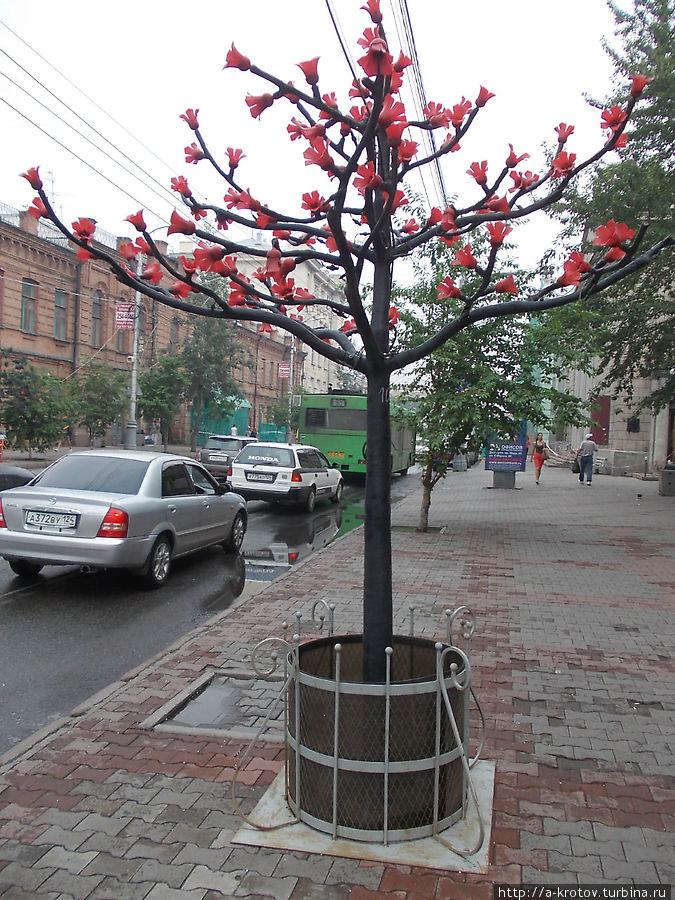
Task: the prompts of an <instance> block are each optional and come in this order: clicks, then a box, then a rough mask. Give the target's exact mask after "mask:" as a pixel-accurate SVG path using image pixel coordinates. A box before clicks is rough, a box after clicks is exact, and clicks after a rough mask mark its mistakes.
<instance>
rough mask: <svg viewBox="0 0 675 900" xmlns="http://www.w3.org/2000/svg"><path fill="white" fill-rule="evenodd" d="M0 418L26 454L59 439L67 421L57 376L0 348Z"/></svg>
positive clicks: (66, 399)
mask: <svg viewBox="0 0 675 900" xmlns="http://www.w3.org/2000/svg"><path fill="white" fill-rule="evenodd" d="M0 362H1V366H0V391H1V394H0V421H2V423H3V424H4V427H5V430H6V433H7V437H8V439H9V441H10V443H11V444H12V445H13V446H15V447H21V446H25V447H26V448H27V450H28V455H29V458H32V455H33V451H34V450H37V451H39V452H42V451H44V450H48V449H49V448H50V447H54V446H56V445H57V444H58V443H59V441H61V440H62V439H63V433H64V428H66V427H67V425H68V423H69V421H70V413H71V407H70V401H69V396H68V391H67V390H66V387H65V385H64V382H63V380H62V379H61V378H57V377H56V376H54V375H52V374H51V373H50V372H45V371H41V370H40V369H37V368H35V366H33V365H32V364H31V363H29V362H26V360H23V359H17V358H13V357H12V355H11V353H10V352H9V351H7V350H1V349H0Z"/></svg>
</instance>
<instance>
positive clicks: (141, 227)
mask: <svg viewBox="0 0 675 900" xmlns="http://www.w3.org/2000/svg"><path fill="white" fill-rule="evenodd" d="M124 221H125V222H131V224H132V225H133V226H134V228H135V229H136V231H145V230H146V229H147V225H146V224H145V219H144V218H143V210H142V209H139V210H138V212H137V213H133V214H132V215H130V216H127V217H126V219H125V220H124Z"/></svg>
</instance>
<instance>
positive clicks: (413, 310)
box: [400, 245, 589, 531]
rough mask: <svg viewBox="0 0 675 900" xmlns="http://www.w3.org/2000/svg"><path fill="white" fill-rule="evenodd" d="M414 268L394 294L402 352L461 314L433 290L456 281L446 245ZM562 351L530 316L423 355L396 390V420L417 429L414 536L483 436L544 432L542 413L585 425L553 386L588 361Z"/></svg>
mask: <svg viewBox="0 0 675 900" xmlns="http://www.w3.org/2000/svg"><path fill="white" fill-rule="evenodd" d="M416 269H417V279H416V281H415V284H414V286H413V287H412V288H411V289H405V290H401V293H402V294H403V295H405V298H406V309H407V312H406V313H405V314H404V315H403V317H402V323H403V327H402V330H401V334H400V338H401V341H402V343H403V344H404V345H405V346H415V345H416V344H417V343H418V342H419V340H420V336H421V335H422V334H427V333H429V330H434V329H435V330H438V329H440V328H442V327H443V325H444V323H445V322H448V321H451V320H452V319H454V318H455V317H456V316H457V315H458V314H459V313H460V306H461V304H460V303H459V302H458V300H457V299H456V298H453V297H444V296H439V291H438V285H439V284H440V283H442V281H443V279H444V278H445V277H450V278H452V277H453V276H454V278H456V279H461V278H462V276H461V274H459V273H458V271H457V267H456V266H453V265H451V260H450V254H449V252H448V249H447V247H443V246H442V245H428V246H427V248H425V251H424V252H423V254H422V255H421V256H420V258H419V259H418V264H417V267H416ZM475 281H476V277H475V276H474V277H471V276H468V277H465V278H464V280H463V284H462V290H463V291H471V290H474V289H475V284H474V282H475ZM440 293H441V294H442V291H441V292H440ZM547 326H548V327H547ZM565 347H566V345H565V343H564V342H563V345H562V348H561V346H560V334H559V332H558V331H557V329H556V328H555V327H554V325H551V324H549V323H547V325H544V324H543V323H541V322H540V321H538V320H537V318H536V317H532V320H529V319H527V318H526V317H519V318H503V319H494V320H489V321H486V322H483V323H481V324H480V326H478V327H477V328H475V329H467V330H465V331H462V332H461V333H460V334H458V335H457V337H456V339H455V341H453V342H452V343H451V344H445V345H443V346H442V347H440V348H439V349H438V350H436V351H435V352H434V353H432V354H431V355H429V356H427V357H426V358H425V359H423V360H422V361H421V362H420V363H418V364H417V366H416V367H415V369H414V372H413V375H412V377H410V376H409V377H408V379H407V382H404V383H402V384H401V385H400V388H401V391H402V393H401V397H400V400H401V403H402V410H401V412H400V415H401V417H402V418H403V419H404V420H405V421H407V422H408V424H409V425H410V426H411V427H414V428H416V431H417V436H418V441H419V443H420V444H421V446H422V447H423V450H422V452H421V454H419V455H418V458H419V460H420V462H421V464H422V467H423V474H422V486H423V491H422V502H421V508H420V520H419V525H418V531H426V530H427V528H428V520H429V508H430V506H431V493H432V491H433V489H434V487H435V486H436V484H437V483H438V482H439V481H440V480H441V479H442V478H444V477H445V475H446V474H447V471H448V467H449V464H450V462H451V460H452V457H453V456H454V455H455V454H456V453H459V452H464V451H469V452H471V451H479V450H480V449H481V447H483V446H484V445H485V442H486V439H487V438H488V436H489V435H499V436H500V437H507V436H510V435H512V434H513V433H514V431H517V430H518V429H519V423H522V422H526V421H530V422H537V423H539V425H540V426H541V427H548V426H550V425H551V424H552V423H553V420H552V417H551V418H549V415H548V414H547V410H554V411H555V420H556V422H559V423H574V424H579V423H581V422H582V421H585V416H584V414H583V412H582V409H581V401H580V400H579V399H577V398H573V397H571V396H569V395H566V394H564V393H562V392H561V391H559V390H558V389H557V388H556V387H555V386H554V385H555V378H556V376H559V375H562V373H563V370H564V366H565V365H567V364H569V363H571V362H575V363H577V362H578V363H580V364H581V365H583V366H587V365H588V362H589V359H588V355H587V354H586V356H585V357H583V359H582V358H580V357H579V354H578V353H577V352H576V351H575V352H574V353H573V354H568V353H567V352H566V349H565Z"/></svg>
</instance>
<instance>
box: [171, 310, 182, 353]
mask: <svg viewBox="0 0 675 900" xmlns="http://www.w3.org/2000/svg"><path fill="white" fill-rule="evenodd" d="M179 337H180V329H179V325H178V321H177V319H172V320H171V327H170V328H169V350H170V351H171V353H172V354H176V353H178V349H179V348H178V339H179Z"/></svg>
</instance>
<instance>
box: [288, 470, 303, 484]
mask: <svg viewBox="0 0 675 900" xmlns="http://www.w3.org/2000/svg"><path fill="white" fill-rule="evenodd" d="M291 481H293V482H295V484H298V483H300V484H302V475H301V474H300V472H293V474H292V475H291Z"/></svg>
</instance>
